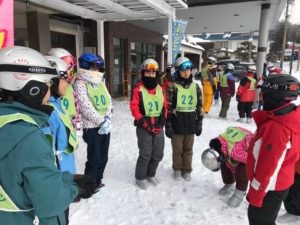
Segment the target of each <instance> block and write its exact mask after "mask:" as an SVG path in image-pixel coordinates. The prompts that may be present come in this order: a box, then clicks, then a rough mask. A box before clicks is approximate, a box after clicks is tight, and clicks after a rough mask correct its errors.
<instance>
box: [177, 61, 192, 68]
mask: <svg viewBox="0 0 300 225" xmlns="http://www.w3.org/2000/svg"><path fill="white" fill-rule="evenodd" d="M191 69H193V63H192V62H191V61H186V62H184V63H182V64H181V65H180V66H179V70H191Z"/></svg>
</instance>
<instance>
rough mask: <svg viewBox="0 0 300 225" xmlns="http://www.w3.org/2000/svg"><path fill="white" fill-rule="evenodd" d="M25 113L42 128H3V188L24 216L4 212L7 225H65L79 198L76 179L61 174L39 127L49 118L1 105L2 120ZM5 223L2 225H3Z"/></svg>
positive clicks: (12, 105) (24, 124) (0, 182)
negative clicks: (35, 219)
mask: <svg viewBox="0 0 300 225" xmlns="http://www.w3.org/2000/svg"><path fill="white" fill-rule="evenodd" d="M14 113H23V114H26V115H28V116H30V117H31V118H32V119H34V120H35V122H36V123H37V124H38V126H36V125H33V124H32V123H29V122H25V121H23V120H18V121H15V122H11V123H8V124H6V125H4V126H3V127H0V143H1V146H0V185H1V186H2V187H3V189H4V190H5V192H6V194H7V195H8V196H9V197H10V198H11V200H12V201H13V202H14V203H15V205H16V206H17V207H18V208H19V209H22V210H28V209H32V210H30V211H25V212H24V211H21V212H5V211H0V221H2V222H4V221H5V222H4V224H7V225H20V224H22V225H27V224H28V225H32V224H33V223H32V222H33V220H34V217H35V215H36V216H37V217H38V218H39V221H40V223H39V224H40V225H58V224H59V225H64V224H65V215H64V210H65V209H66V208H68V207H69V204H70V203H71V202H73V200H74V199H75V198H76V196H77V195H78V187H77V186H76V185H75V184H74V183H73V175H72V174H70V173H68V172H64V173H63V172H61V171H59V170H58V169H57V166H56V165H55V157H54V154H53V151H52V148H51V146H50V145H49V142H48V141H47V139H46V137H45V135H44V134H43V133H42V131H41V130H40V128H39V127H42V126H44V125H45V124H46V122H47V120H48V119H49V117H48V115H47V114H45V113H43V112H41V111H38V110H35V109H32V108H29V107H27V106H25V105H23V104H21V103H18V102H13V103H4V102H2V103H0V116H4V115H9V114H14ZM2 222H1V223H2Z"/></svg>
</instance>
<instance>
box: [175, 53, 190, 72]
mask: <svg viewBox="0 0 300 225" xmlns="http://www.w3.org/2000/svg"><path fill="white" fill-rule="evenodd" d="M175 68H176V70H186V69H192V68H193V63H192V62H191V60H189V58H187V57H183V56H181V57H179V58H177V59H176V61H175Z"/></svg>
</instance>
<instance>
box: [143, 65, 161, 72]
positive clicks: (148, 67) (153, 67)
mask: <svg viewBox="0 0 300 225" xmlns="http://www.w3.org/2000/svg"><path fill="white" fill-rule="evenodd" d="M143 70H146V71H153V72H157V71H158V65H157V64H156V63H148V64H146V65H145V66H144V68H143Z"/></svg>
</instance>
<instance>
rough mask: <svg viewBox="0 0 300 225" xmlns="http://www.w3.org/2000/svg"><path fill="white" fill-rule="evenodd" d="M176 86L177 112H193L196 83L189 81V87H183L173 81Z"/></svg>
mask: <svg viewBox="0 0 300 225" xmlns="http://www.w3.org/2000/svg"><path fill="white" fill-rule="evenodd" d="M174 84H175V86H176V87H177V104H176V111H178V112H193V111H195V110H196V105H197V90H196V83H194V82H193V83H191V85H190V87H189V88H184V87H182V86H181V85H180V84H176V83H174Z"/></svg>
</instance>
